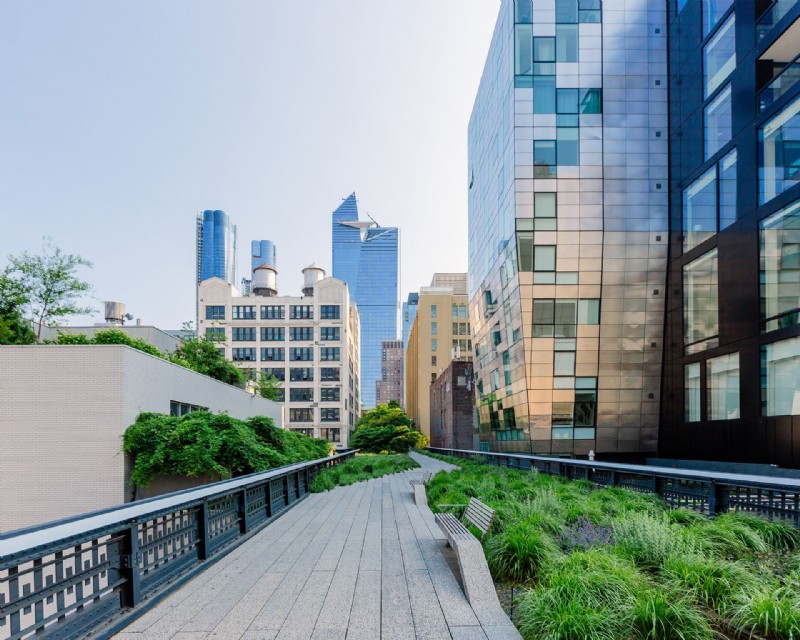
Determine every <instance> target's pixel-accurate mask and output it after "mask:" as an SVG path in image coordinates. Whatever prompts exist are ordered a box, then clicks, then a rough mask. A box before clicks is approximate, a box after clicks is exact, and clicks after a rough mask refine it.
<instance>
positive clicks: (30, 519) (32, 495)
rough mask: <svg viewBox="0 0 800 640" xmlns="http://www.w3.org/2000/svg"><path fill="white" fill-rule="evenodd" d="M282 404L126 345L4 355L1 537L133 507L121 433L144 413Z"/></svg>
mask: <svg viewBox="0 0 800 640" xmlns="http://www.w3.org/2000/svg"><path fill="white" fill-rule="evenodd" d="M198 406H199V407H204V408H207V409H209V410H211V411H214V412H219V411H226V412H227V413H228V414H229V415H231V416H233V417H235V418H248V417H251V416H255V415H265V416H269V417H271V418H272V419H273V420H274V421H275V424H276V425H279V426H282V425H283V418H282V409H281V406H280V405H279V404H277V403H275V402H271V401H269V400H265V399H264V398H261V397H258V396H254V395H252V394H250V393H247V392H246V391H243V390H241V389H237V388H236V387H232V386H230V385H227V384H224V383H222V382H218V381H217V380H213V379H211V378H209V377H207V376H204V375H201V374H199V373H195V372H194V371H190V370H189V369H186V368H184V367H180V366H178V365H175V364H172V363H170V362H167V361H166V360H162V359H160V358H156V357H154V356H151V355H148V354H146V353H143V352H141V351H137V350H135V349H132V348H130V347H126V346H122V345H63V346H58V345H32V346H8V347H0V437H1V438H2V446H0V531H10V530H12V529H18V528H21V527H26V526H31V525H35V524H39V523H42V522H47V521H50V520H55V519H59V518H65V517H68V516H73V515H77V514H80V513H85V512H88V511H94V510H98V509H104V508H107V507H112V506H114V505H117V504H121V503H123V502H126V501H128V500H130V499H131V497H132V488H131V487H130V486H129V485H128V477H129V472H130V469H129V468H128V467H129V464H128V461H127V460H126V456H125V455H124V454H123V453H122V451H121V449H122V434H123V433H124V431H125V429H126V428H127V427H128V426H129V425H130V424H132V423H133V421H134V420H135V419H136V416H137V415H138V414H139V413H140V412H142V411H154V412H158V413H167V414H169V413H171V412H172V413H183V412H186V411H188V410H189V409H191V408H193V407H198Z"/></svg>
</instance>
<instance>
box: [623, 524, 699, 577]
mask: <svg viewBox="0 0 800 640" xmlns="http://www.w3.org/2000/svg"><path fill="white" fill-rule="evenodd" d="M612 528H613V530H614V541H615V542H616V546H617V551H618V552H619V553H621V554H622V555H624V556H626V557H628V558H630V559H631V560H633V561H634V562H635V563H636V564H637V565H639V566H640V567H644V568H647V569H656V568H658V567H660V566H661V564H662V563H663V562H664V561H665V560H666V559H667V558H669V557H670V556H673V555H678V554H685V553H687V552H690V551H692V549H693V546H692V544H691V541H690V540H689V539H688V537H687V536H686V535H685V533H684V531H683V528H682V527H681V526H680V525H676V524H672V523H671V522H670V521H669V519H668V518H667V517H665V516H664V515H663V514H659V515H652V514H650V513H647V512H640V513H633V512H632V513H626V514H624V515H621V516H620V517H618V518H617V519H615V520H614V522H613V524H612Z"/></svg>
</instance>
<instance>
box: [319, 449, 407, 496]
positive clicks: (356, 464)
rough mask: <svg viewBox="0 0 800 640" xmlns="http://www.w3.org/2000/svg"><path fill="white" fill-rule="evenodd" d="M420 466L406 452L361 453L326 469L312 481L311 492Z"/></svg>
mask: <svg viewBox="0 0 800 640" xmlns="http://www.w3.org/2000/svg"><path fill="white" fill-rule="evenodd" d="M417 467H419V464H417V463H416V462H415V461H414V460H412V459H411V458H410V457H408V456H407V455H406V454H392V455H372V454H364V453H359V454H357V455H356V456H355V457H354V458H351V459H350V460H348V461H347V462H342V463H340V464H337V465H336V466H333V467H329V468H327V469H324V470H323V471H321V472H320V473H318V474H317V476H316V477H315V478H314V480H313V481H312V482H311V487H310V489H311V492H312V493H320V492H322V491H328V490H330V489H333V488H334V487H337V486H342V487H343V486H347V485H351V484H355V483H356V482H362V481H364V480H369V479H370V478H380V477H381V476H385V475H387V474H390V473H399V472H401V471H407V470H408V469H415V468H417Z"/></svg>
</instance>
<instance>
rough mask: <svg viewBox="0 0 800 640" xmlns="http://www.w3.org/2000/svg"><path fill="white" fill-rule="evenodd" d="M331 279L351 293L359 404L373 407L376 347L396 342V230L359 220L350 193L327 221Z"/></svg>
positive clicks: (378, 367)
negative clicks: (357, 329) (357, 336)
mask: <svg viewBox="0 0 800 640" xmlns="http://www.w3.org/2000/svg"><path fill="white" fill-rule="evenodd" d="M331 222H332V253H333V276H334V277H335V278H339V279H340V280H343V281H344V282H346V283H347V284H348V286H349V287H350V295H351V297H352V299H353V300H354V301H355V303H356V304H357V305H358V309H359V312H360V314H361V382H362V386H361V400H362V402H363V404H364V406H365V407H367V408H369V407H374V406H375V401H376V397H375V389H376V387H375V383H376V382H378V381H379V380H380V379H381V353H382V351H381V344H382V342H383V341H384V340H396V339H397V306H398V300H399V297H398V296H399V292H398V278H399V230H398V229H397V228H396V227H381V226H379V225H378V224H377V223H376V222H375V221H373V220H371V219H370V220H359V218H358V202H357V200H356V195H355V193H353V194H351V195H350V196H348V197H347V198H345V199H344V201H343V202H342V204H341V205H340V206H339V207H338V208H337V209H336V210H335V211H334V212H333V215H332V221H331Z"/></svg>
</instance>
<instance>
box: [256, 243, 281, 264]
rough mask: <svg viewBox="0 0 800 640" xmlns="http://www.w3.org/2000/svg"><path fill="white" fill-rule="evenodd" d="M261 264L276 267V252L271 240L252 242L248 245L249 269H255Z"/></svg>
mask: <svg viewBox="0 0 800 640" xmlns="http://www.w3.org/2000/svg"><path fill="white" fill-rule="evenodd" d="M262 264H265V265H267V266H270V267H273V268H277V266H278V258H277V251H276V249H275V245H274V244H273V243H272V241H271V240H253V241H252V242H251V243H250V268H251V269H255V268H256V267H260V266H261V265H262Z"/></svg>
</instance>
